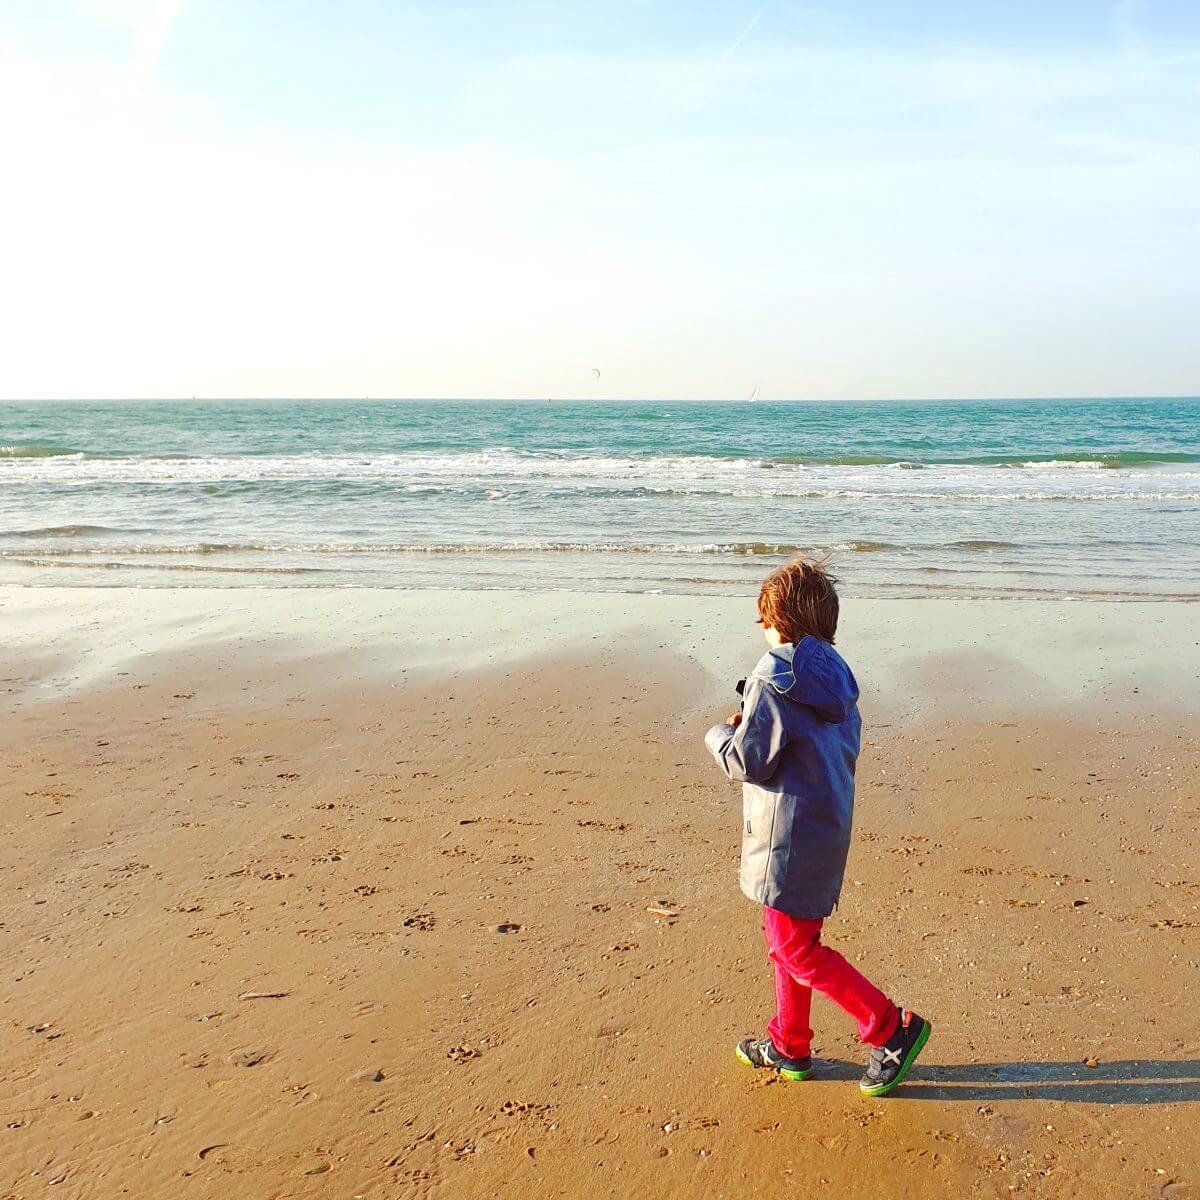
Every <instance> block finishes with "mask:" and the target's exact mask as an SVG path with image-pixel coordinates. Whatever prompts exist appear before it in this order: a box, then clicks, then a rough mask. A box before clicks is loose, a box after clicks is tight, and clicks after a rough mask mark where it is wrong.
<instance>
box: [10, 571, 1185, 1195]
mask: <svg viewBox="0 0 1200 1200" xmlns="http://www.w3.org/2000/svg"><path fill="white" fill-rule="evenodd" d="M753 615H754V614H753V605H752V603H751V602H750V601H749V600H746V599H738V598H730V597H671V596H654V595H619V594H609V595H601V594H592V595H582V594H571V593H565V592H556V593H540V594H535V593H520V594H516V593H499V592H496V593H478V592H477V593H469V592H433V591H429V592H401V591H373V590H369V589H349V590H337V589H327V588H318V589H311V590H308V589H294V590H270V589H263V590H257V589H252V588H243V589H238V590H228V591H223V590H209V589H199V588H194V589H187V590H169V589H161V590H135V589H124V588H103V589H91V588H70V589H67V588H63V589H58V588H46V589H26V588H16V587H13V588H0V624H2V627H3V629H4V637H5V647H6V654H5V659H4V663H3V665H2V666H0V695H3V699H4V714H5V720H4V723H3V726H2V730H0V762H2V763H3V764H4V772H3V775H2V776H0V780H2V784H0V787H2V789H3V790H2V805H0V821H2V822H3V827H4V833H3V838H2V840H0V906H2V909H3V914H2V918H0V963H2V970H0V1008H2V1011H3V1014H4V1021H3V1024H2V1026H0V1197H3V1198H4V1200H29V1198H32V1197H42V1196H63V1197H80V1198H90V1197H110V1196H117V1195H128V1196H132V1197H150V1196H153V1197H156V1198H167V1197H175V1196H181V1197H182V1196H187V1197H221V1198H226V1197H229V1198H235V1200H237V1198H246V1200H260V1198H265V1197H337V1198H339V1200H340V1198H343V1197H345V1198H350V1197H360V1196H361V1197H379V1198H383V1197H398V1196H431V1197H453V1198H456V1200H457V1198H458V1197H485V1196H488V1197H511V1196H521V1197H531V1196H533V1197H551V1196H557V1197H582V1196H588V1197H593V1196H622V1197H629V1196H638V1197H641V1196H645V1197H681V1198H682V1197H697V1196H705V1197H728V1198H740V1197H747V1196H753V1195H762V1194H767V1192H768V1189H779V1190H782V1191H783V1192H784V1193H785V1194H793V1193H794V1194H797V1195H799V1194H801V1193H811V1192H812V1191H814V1190H816V1191H824V1192H825V1193H827V1194H828V1195H830V1196H833V1197H859V1196H862V1197H867V1196H871V1197H877V1196H880V1195H886V1196H888V1197H909V1196H912V1197H917V1196H921V1197H929V1196H954V1197H962V1196H982V1197H1007V1196H1013V1195H1024V1196H1039V1197H1040V1196H1046V1197H1060V1196H1061V1197H1114V1198H1116V1197H1122V1198H1123V1197H1172V1198H1175V1200H1180V1198H1184V1197H1192V1196H1197V1197H1200V1170H1198V1168H1197V1166H1196V1161H1197V1156H1198V1152H1200V1120H1198V1114H1200V1107H1197V1102H1198V1101H1200V1035H1198V1034H1197V1032H1196V1027H1195V1019H1194V1015H1193V1009H1192V1003H1191V997H1192V995H1193V993H1194V990H1195V987H1196V982H1197V966H1198V960H1200V870H1198V869H1197V866H1196V863H1197V861H1198V855H1200V787H1198V785H1200V756H1198V754H1197V738H1196V733H1195V731H1196V729H1197V728H1200V726H1198V725H1197V723H1196V716H1197V709H1198V708H1200V689H1198V688H1197V664H1198V663H1200V607H1197V606H1196V605H1193V604H1170V603H1112V604H1107V603H1098V602H1085V603H1071V602H1065V601H1064V602H1059V601H1053V602H1051V601H1045V602H1037V601H992V600H977V601H970V600H953V599H930V600H916V601H902V600H895V601H889V600H857V601H848V602H847V603H846V605H845V608H844V612H843V620H842V626H841V632H840V634H839V639H838V644H839V648H840V649H841V650H842V652H843V653H844V654H845V656H846V657H847V659H848V660H849V661H850V663H851V664H852V666H853V667H854V668H855V670H856V672H857V674H858V677H859V680H860V683H861V684H862V687H863V700H862V711H863V716H864V736H865V744H864V752H863V755H862V758H861V760H860V763H859V786H858V799H857V819H856V837H855V846H854V850H853V852H852V856H851V861H850V867H849V871H848V875H847V885H846V889H845V891H844V893H843V897H842V903H841V906H840V909H839V912H838V913H837V914H836V915H835V917H834V918H832V919H831V920H830V921H829V922H828V923H827V927H826V928H827V936H828V939H829V940H830V942H831V943H832V944H834V945H835V946H837V948H838V949H840V950H841V951H842V952H843V953H845V954H846V955H847V956H848V957H850V958H851V959H852V960H853V961H855V962H857V963H859V964H861V965H862V966H863V967H864V968H866V969H867V970H868V971H869V972H870V974H871V975H872V976H873V977H875V978H876V979H877V980H878V981H879V983H880V984H881V985H882V986H884V987H886V988H887V989H888V990H889V992H891V993H892V994H893V995H894V996H895V997H896V998H897V999H898V1000H900V1001H902V1002H905V1003H911V1004H912V1005H913V1006H914V1007H917V1008H919V1010H920V1011H921V1012H922V1013H925V1014H927V1015H928V1016H929V1017H930V1018H931V1019H932V1021H933V1023H934V1027H935V1031H934V1035H933V1038H932V1040H931V1042H930V1044H929V1048H928V1050H927V1052H926V1053H925V1054H924V1055H923V1057H922V1058H921V1060H920V1063H919V1065H918V1067H917V1069H916V1070H915V1071H914V1074H913V1076H912V1078H911V1080H910V1081H909V1082H908V1083H907V1084H906V1085H905V1086H904V1088H903V1089H902V1090H901V1091H899V1092H898V1093H896V1095H895V1096H894V1097H891V1098H889V1099H887V1100H867V1099H865V1098H863V1097H862V1096H860V1095H859V1093H858V1089H857V1086H856V1080H857V1078H858V1075H859V1074H860V1072H861V1068H862V1063H863V1061H864V1059H865V1054H864V1050H863V1048H862V1047H861V1046H859V1045H858V1044H857V1042H856V1039H855V1038H854V1036H853V1032H852V1028H851V1025H850V1022H849V1020H848V1019H847V1018H846V1017H845V1016H844V1014H842V1013H841V1012H840V1011H838V1010H836V1009H834V1008H833V1007H832V1006H829V1005H827V1004H825V1003H824V1002H823V1001H821V1000H818V1001H817V1004H816V1006H815V1008H814V1026H815V1028H816V1030H817V1050H816V1053H817V1055H818V1056H819V1059H820V1062H819V1063H818V1074H817V1078H816V1079H815V1080H814V1081H811V1082H808V1083H803V1084H788V1083H783V1082H780V1081H775V1080H773V1079H764V1078H762V1077H761V1076H760V1075H759V1074H757V1073H753V1072H751V1071H749V1070H747V1069H746V1068H744V1067H741V1066H739V1064H738V1063H737V1062H736V1060H735V1058H734V1055H733V1045H734V1042H735V1041H736V1040H737V1039H738V1038H739V1037H741V1036H744V1035H746V1034H749V1033H754V1032H757V1031H758V1030H759V1029H760V1028H761V1027H762V1026H763V1025H764V1023H765V1021H766V1019H767V1017H768V1016H769V1012H770V1005H771V1001H772V993H771V982H770V973H769V966H768V963H767V961H766V958H765V954H764V950H763V946H762V935H761V930H760V928H759V923H758V922H759V913H758V911H757V910H756V909H755V907H754V906H753V905H752V904H751V903H749V902H748V901H747V900H745V899H744V898H743V897H742V896H741V894H740V892H739V891H738V887H737V869H736V863H737V854H738V833H739V819H738V813H739V799H738V792H737V789H736V788H735V787H733V786H732V785H729V784H727V783H726V782H725V781H724V780H723V778H722V777H721V776H720V774H719V773H718V771H717V770H716V768H715V767H714V766H713V764H712V763H711V761H710V760H709V759H708V757H707V755H706V753H705V751H704V747H703V744H702V737H703V733H704V731H705V729H706V728H707V727H708V725H709V724H711V722H712V721H713V720H715V719H719V718H721V717H722V716H723V715H724V714H725V713H726V712H728V711H729V709H730V708H731V707H732V706H733V703H734V700H735V697H734V693H733V682H734V680H735V679H736V678H738V676H740V675H743V674H745V673H746V671H747V670H748V669H749V668H750V667H751V666H752V665H753V663H754V661H755V660H756V658H757V657H758V654H759V653H760V650H761V641H760V639H759V637H758V633H757V630H756V628H755V627H754V625H753V624H752V622H753ZM652 910H658V911H652ZM875 1164H885V1165H886V1167H887V1182H886V1189H885V1190H883V1191H881V1190H880V1188H879V1185H878V1181H877V1178H876V1177H874V1176H873V1175H872V1173H871V1168H872V1167H873V1166H874V1165H875Z"/></svg>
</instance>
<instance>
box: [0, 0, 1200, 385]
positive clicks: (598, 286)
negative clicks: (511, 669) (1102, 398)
mask: <svg viewBox="0 0 1200 1200" xmlns="http://www.w3.org/2000/svg"><path fill="white" fill-rule="evenodd" d="M0 164H2V169H3V173H4V183H3V186H2V187H0V397H3V398H38V397H60V396H95V397H105V398H122V397H169V396H191V395H200V396H255V397H262V396H298V397H301V396H302V397H309V396H372V397H377V398H382V397H524V396H530V397H537V398H542V397H562V398H566V397H581V398H596V399H602V398H624V397H628V398H635V397H636V398H664V399H665V398H736V397H741V396H745V395H748V394H749V393H750V392H751V390H752V389H753V388H755V387H759V388H760V389H761V395H762V397H763V398H764V399H768V398H779V399H804V398H833V399H836V398H863V397H888V396H894V397H925V396H930V397H933V396H942V397H958V396H961V397H976V396H1054V395H1173V394H1174V395H1178V394H1196V393H1198V392H1200V338H1198V337H1197V336H1196V333H1195V328H1196V313H1197V312H1198V311H1200V5H1198V4H1196V3H1195V2H1194V0H1118V2H1116V3H1093V2H1089V0H1054V2H1053V3H1046V2H1045V0H1008V2H1006V3H1003V4H997V3H995V2H994V0H987V2H973V0H937V2H935V0H843V2H839V3H836V4H833V3H831V4H827V5H814V4H805V3H793V2H790V0H769V2H767V3H759V2H757V0H751V2H748V3H735V2H733V0H729V2H724V0H723V2H719V3H704V2H703V0H684V2H670V0H659V2H651V0H610V2H605V3H595V2H594V0H593V2H590V3H583V2H576V0H494V2H482V3H468V2H458V0H441V2H440V3H401V2H390V3H389V2H386V0H340V2H339V3H337V4H331V3H327V2H325V0H5V2H4V3H3V5H2V6H0ZM597 370H598V371H599V372H600V377H599V378H598V379H597V378H596V375H595V372H596V371H597Z"/></svg>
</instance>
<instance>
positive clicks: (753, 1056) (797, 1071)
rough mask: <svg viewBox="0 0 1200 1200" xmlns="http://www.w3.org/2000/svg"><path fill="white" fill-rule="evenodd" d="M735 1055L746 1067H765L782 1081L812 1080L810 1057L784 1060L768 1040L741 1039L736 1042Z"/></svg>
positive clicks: (773, 1044)
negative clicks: (780, 1077)
mask: <svg viewBox="0 0 1200 1200" xmlns="http://www.w3.org/2000/svg"><path fill="white" fill-rule="evenodd" d="M735 1053H736V1054H737V1056H738V1058H739V1059H741V1061H742V1062H744V1063H745V1064H746V1066H748V1067H766V1068H767V1069H768V1070H771V1071H778V1072H779V1073H780V1075H782V1076H783V1077H784V1079H793V1080H800V1079H811V1078H812V1073H813V1065H812V1059H811V1058H810V1057H808V1056H805V1057H804V1058H785V1057H784V1056H783V1055H782V1054H780V1053H779V1051H778V1050H776V1049H775V1043H774V1042H773V1041H771V1039H770V1038H762V1039H760V1040H757V1041H756V1040H755V1039H754V1038H743V1039H742V1040H741V1041H740V1042H738V1044H737V1050H736V1051H735Z"/></svg>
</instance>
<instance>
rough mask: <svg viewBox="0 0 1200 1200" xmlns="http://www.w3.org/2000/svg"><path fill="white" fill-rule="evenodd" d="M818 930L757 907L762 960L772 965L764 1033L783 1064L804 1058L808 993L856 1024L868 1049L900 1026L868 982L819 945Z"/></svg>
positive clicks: (816, 925) (807, 1044)
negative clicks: (771, 1013)
mask: <svg viewBox="0 0 1200 1200" xmlns="http://www.w3.org/2000/svg"><path fill="white" fill-rule="evenodd" d="M823 924H824V922H823V921H802V920H800V919H799V918H798V917H789V916H788V915H787V913H782V912H780V911H779V910H778V909H775V908H768V907H767V906H766V905H764V906H763V929H764V930H765V932H766V935H767V956H768V957H769V958H770V960H771V961H772V962H773V963H774V964H775V1017H774V1020H772V1021H771V1023H770V1024H769V1025H768V1026H767V1032H768V1033H769V1034H770V1035H771V1041H773V1042H774V1043H775V1049H776V1050H778V1051H779V1053H780V1054H783V1055H785V1056H786V1057H787V1058H807V1057H808V1054H809V1052H810V1048H811V1044H812V1035H813V1033H812V1029H811V1028H810V1027H809V1024H808V1014H809V1009H810V1008H811V1007H812V989H813V988H816V989H817V991H818V992H822V993H823V994H824V995H826V996H828V997H829V999H830V1000H832V1001H833V1002H834V1003H835V1004H840V1005H841V1006H842V1008H844V1009H845V1010H846V1011H847V1012H848V1013H849V1014H850V1015H851V1016H852V1017H853V1018H854V1019H855V1020H856V1021H857V1022H858V1036H859V1037H860V1038H861V1039H862V1040H863V1041H864V1042H866V1043H867V1044H868V1045H870V1046H882V1045H883V1043H884V1042H886V1041H887V1040H888V1038H890V1037H891V1036H892V1034H893V1033H895V1032H896V1026H897V1024H898V1023H899V1021H900V1011H899V1009H897V1008H896V1006H895V1005H894V1004H893V1003H892V1002H891V1001H890V1000H889V999H888V998H887V997H886V996H885V995H884V994H883V993H882V992H881V991H880V990H879V989H878V988H877V987H876V986H875V985H874V984H873V983H872V982H871V981H870V980H869V979H867V978H866V977H865V976H863V975H860V974H859V973H858V971H856V970H855V969H854V968H853V967H852V966H851V965H850V964H849V963H848V962H847V961H846V960H845V959H844V958H843V957H842V956H841V955H840V954H839V953H838V952H837V951H836V950H830V948H829V947H828V946H823V945H822V944H821V926H822V925H823Z"/></svg>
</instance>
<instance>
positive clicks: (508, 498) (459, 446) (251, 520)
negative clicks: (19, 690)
mask: <svg viewBox="0 0 1200 1200" xmlns="http://www.w3.org/2000/svg"><path fill="white" fill-rule="evenodd" d="M798 550H804V551H809V552H829V553H831V554H832V555H833V557H834V560H835V562H836V565H837V570H838V572H839V574H840V575H841V577H842V579H843V581H844V589H845V590H846V591H847V592H849V593H850V594H858V595H885V596H921V595H928V594H937V593H942V594H954V593H960V594H967V595H1028V596H1035V597H1060V596H1076V597H1083V596H1104V597H1114V598H1131V597H1144V596H1156V597H1170V598H1178V599H1196V598H1200V400H1197V399H1163V400H1101V399H1097V400H1039V401H1025V400H1022V401H1016V400H1013V401H989V402H965V401H962V402H951V401H936V402H935V401H926V402H907V401H873V402H861V403H860V402H854V403H851V402H836V403H833V402H831V403H812V402H795V403H776V402H766V401H764V402H759V403H753V404H752V403H747V402H746V401H745V400H738V401H730V402H729V403H711V402H710V403H687V402H682V401H671V402H649V401H647V402H616V401H614V402H608V403H597V402H586V403H584V402H569V401H523V402H508V401H490V402H482V401H479V402H475V401H472V402H467V401H454V402H451V401H444V402H432V401H428V402H426V401H358V400H342V401H284V400H279V401H269V402H267V401H220V402H218V401H202V402H201V401H192V402H184V401H170V402H166V401H164V402H153V403H151V402H133V401H128V402H100V401H71V402H65V401H64V402H57V401H56V402H38V403H32V402H30V403H25V402H7V403H0V582H3V583H9V584H11V583H20V584H40V585H51V584H53V585H60V586H61V585H97V584H112V585H125V586H130V585H133V586H145V587H150V586H168V585H169V586H179V585H194V586H237V585H243V584H250V585H254V586H281V587H282V586H312V585H335V586H382V587H403V588H412V587H438V586H457V587H468V588H480V589H490V588H582V589H586V590H628V591H667V592H731V591H738V592H745V591H748V590H751V589H752V588H753V586H754V584H755V583H756V582H757V581H758V579H760V578H761V576H762V575H763V574H765V572H766V571H767V570H768V569H769V568H770V566H771V565H773V564H774V563H776V562H778V561H782V560H783V559H784V558H786V557H787V556H788V555H790V554H792V553H794V552H796V551H798Z"/></svg>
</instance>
